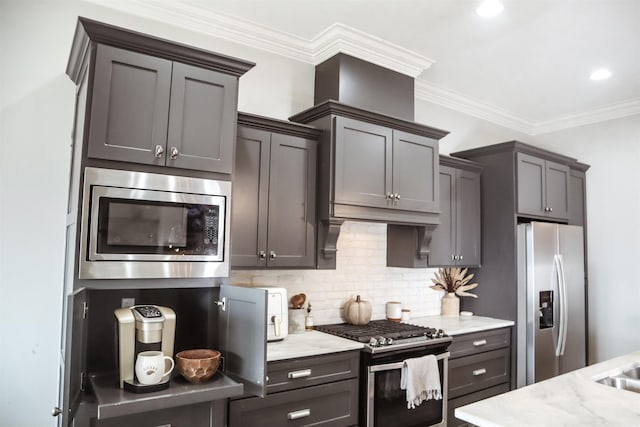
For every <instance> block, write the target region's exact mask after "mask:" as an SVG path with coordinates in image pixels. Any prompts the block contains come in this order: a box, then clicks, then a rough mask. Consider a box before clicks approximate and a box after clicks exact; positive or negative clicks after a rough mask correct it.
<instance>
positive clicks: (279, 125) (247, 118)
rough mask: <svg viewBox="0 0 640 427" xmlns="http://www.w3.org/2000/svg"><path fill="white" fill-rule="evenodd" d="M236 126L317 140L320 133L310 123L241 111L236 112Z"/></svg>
mask: <svg viewBox="0 0 640 427" xmlns="http://www.w3.org/2000/svg"><path fill="white" fill-rule="evenodd" d="M238 126H246V127H251V128H255V129H261V130H265V131H268V132H277V133H281V134H285V135H292V136H297V137H301V138H306V139H313V140H318V139H319V138H320V135H321V133H322V130H321V129H318V128H316V127H313V126H310V125H304V124H300V123H292V122H287V121H284V120H278V119H274V118H271V117H264V116H259V115H256V114H249V113H242V112H238Z"/></svg>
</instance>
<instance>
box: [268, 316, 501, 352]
mask: <svg viewBox="0 0 640 427" xmlns="http://www.w3.org/2000/svg"><path fill="white" fill-rule="evenodd" d="M407 323H411V324H414V325H419V326H428V327H431V328H437V329H442V330H444V331H445V333H446V334H448V335H460V334H466V333H469V332H478V331H486V330H489V329H497V328H504V327H507V326H512V325H513V322H512V321H510V320H500V319H492V318H490V317H479V316H471V317H464V316H460V317H444V316H425V317H416V318H414V319H411V320H409V321H408V322H407ZM362 347H364V345H363V344H362V343H359V342H356V341H351V340H348V339H346V338H340V337H337V336H335V335H330V334H325V333H324V332H319V331H306V332H301V333H298V334H288V335H287V336H286V337H285V338H284V340H282V341H272V342H270V343H268V344H267V361H268V362H271V361H275V360H284V359H294V358H296V357H306V356H317V355H320V354H329V353H337V352H340V351H349V350H360V349H361V348H362Z"/></svg>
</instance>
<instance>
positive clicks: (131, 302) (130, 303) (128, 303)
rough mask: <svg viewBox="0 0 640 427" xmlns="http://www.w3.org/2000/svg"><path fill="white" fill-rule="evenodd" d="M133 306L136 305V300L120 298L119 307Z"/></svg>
mask: <svg viewBox="0 0 640 427" xmlns="http://www.w3.org/2000/svg"><path fill="white" fill-rule="evenodd" d="M134 305H136V299H135V298H122V300H121V301H120V307H122V308H124V307H133V306H134Z"/></svg>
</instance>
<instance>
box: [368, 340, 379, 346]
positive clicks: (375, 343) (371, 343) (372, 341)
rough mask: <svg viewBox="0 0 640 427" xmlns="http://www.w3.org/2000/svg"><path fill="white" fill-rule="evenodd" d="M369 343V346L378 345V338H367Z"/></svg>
mask: <svg viewBox="0 0 640 427" xmlns="http://www.w3.org/2000/svg"><path fill="white" fill-rule="evenodd" d="M369 345H370V346H371V347H377V346H378V340H377V339H375V338H371V339H370V340H369Z"/></svg>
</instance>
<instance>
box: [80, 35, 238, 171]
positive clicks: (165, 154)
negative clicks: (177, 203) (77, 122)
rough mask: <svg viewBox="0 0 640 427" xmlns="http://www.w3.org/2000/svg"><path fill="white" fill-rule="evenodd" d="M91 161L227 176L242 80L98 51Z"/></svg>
mask: <svg viewBox="0 0 640 427" xmlns="http://www.w3.org/2000/svg"><path fill="white" fill-rule="evenodd" d="M95 58H96V59H95V75H94V79H93V95H92V101H91V114H90V125H89V143H88V152H87V154H88V156H89V157H90V158H97V159H107V160H117V161H123V162H133V163H141V164H148V165H156V166H168V167H175V168H182V169H193V170H201V171H208V172H218V173H225V174H230V173H231V172H232V169H233V147H234V135H235V127H236V109H237V91H238V78H237V77H236V76H233V75H229V74H225V73H222V72H218V71H214V70H210V69H206V68H200V67H196V66H193V65H188V64H183V63H180V62H176V61H171V60H168V59H164V58H160V57H155V56H152V55H147V54H143V53H139V52H134V51H129V50H126V49H121V48H117V47H113V46H107V45H104V44H98V45H97V46H96V56H95Z"/></svg>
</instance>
